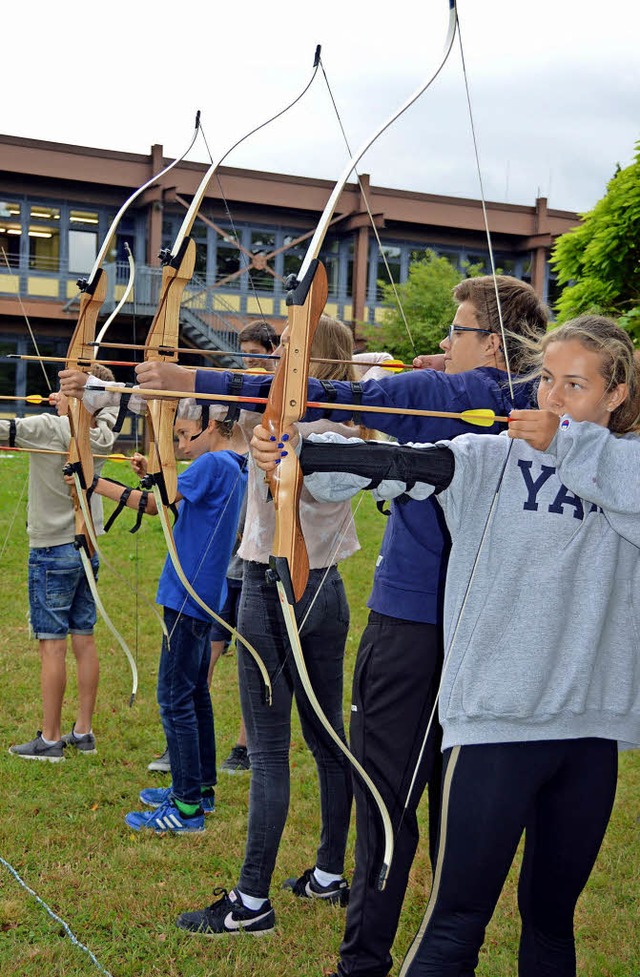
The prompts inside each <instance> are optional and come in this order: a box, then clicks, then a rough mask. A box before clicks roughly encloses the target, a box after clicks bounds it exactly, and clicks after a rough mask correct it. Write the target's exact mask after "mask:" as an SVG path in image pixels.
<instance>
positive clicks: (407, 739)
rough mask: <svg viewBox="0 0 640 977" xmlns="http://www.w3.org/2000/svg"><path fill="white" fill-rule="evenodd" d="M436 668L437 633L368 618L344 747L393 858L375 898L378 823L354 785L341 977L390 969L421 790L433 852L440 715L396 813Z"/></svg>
mask: <svg viewBox="0 0 640 977" xmlns="http://www.w3.org/2000/svg"><path fill="white" fill-rule="evenodd" d="M441 661H442V651H441V631H440V629H439V628H438V627H437V626H436V625H433V624H419V623H415V622H413V621H404V620H401V619H398V618H393V617H387V616H385V615H382V614H378V613H376V612H375V611H372V612H371V613H370V615H369V622H368V624H367V627H366V629H365V631H364V633H363V635H362V640H361V642H360V648H359V650H358V658H357V661H356V667H355V673H354V678H353V705H352V712H351V726H350V731H349V741H350V746H351V749H352V751H353V753H354V754H355V756H356V757H357V758H358V760H359V761H360V762H361V763H362V765H363V766H364V768H365V770H366V771H367V773H368V774H369V776H370V777H371V778H372V780H373V781H374V783H375V784H376V786H377V787H378V789H379V791H380V793H381V794H382V797H383V799H384V801H385V804H386V805H387V808H388V810H389V813H390V815H391V820H392V823H393V829H394V838H395V852H394V856H393V862H392V865H391V871H390V873H389V877H388V880H387V884H386V887H385V889H384V890H383V891H382V892H379V891H377V890H376V888H375V882H376V876H377V873H378V871H379V869H380V863H381V859H382V852H383V848H382V840H383V833H382V827H381V824H380V816H379V813H378V810H377V808H376V806H375V804H374V803H373V801H372V798H371V796H370V794H369V792H368V790H367V789H366V788H364V787H363V786H362V784H361V783H359V781H358V778H357V776H356V777H355V785H354V796H355V802H356V865H355V871H354V875H353V880H352V882H351V896H350V900H349V908H348V910H347V920H346V927H345V934H344V939H343V942H342V946H341V947H340V962H339V965H338V973H339V974H340V975H341V977H347V975H348V977H356V975H357V977H385V975H386V974H388V973H389V970H390V969H391V963H392V960H391V952H390V951H391V946H392V944H393V940H394V938H395V935H396V929H397V927H398V919H399V916H400V910H401V908H402V901H403V899H404V894H405V890H406V887H407V881H408V878H409V870H410V868H411V864H412V862H413V858H414V855H415V852H416V848H417V845H418V824H417V818H416V808H417V806H418V802H419V801H420V798H421V797H422V793H423V791H424V788H425V784H426V782H427V781H428V782H429V834H430V842H431V846H430V850H433V848H435V841H436V837H437V827H438V803H439V797H440V773H441V767H442V763H441V761H442V754H441V753H440V742H441V734H440V727H439V725H438V721H437V716H436V717H435V718H434V722H433V724H432V732H431V733H430V736H429V740H428V742H427V747H426V750H425V752H424V755H423V757H422V760H421V763H420V767H419V770H418V776H417V778H416V782H415V784H414V787H413V791H412V793H411V798H410V802H409V805H408V808H407V810H406V811H405V812H404V813H403V808H404V804H405V800H406V798H407V793H408V790H409V784H410V782H411V778H412V775H413V771H414V769H415V766H416V763H417V761H418V755H419V753H420V747H421V745H422V740H423V737H424V733H425V730H426V728H427V724H428V722H429V717H430V715H431V713H432V710H433V704H434V699H435V695H436V692H437V688H438V682H439V680H440V668H441Z"/></svg>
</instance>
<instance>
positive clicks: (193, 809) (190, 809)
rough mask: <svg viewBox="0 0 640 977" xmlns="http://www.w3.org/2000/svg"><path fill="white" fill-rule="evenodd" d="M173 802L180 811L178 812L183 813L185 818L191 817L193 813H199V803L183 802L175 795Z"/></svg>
mask: <svg viewBox="0 0 640 977" xmlns="http://www.w3.org/2000/svg"><path fill="white" fill-rule="evenodd" d="M173 803H174V804H175V806H176V807H177V808H178V810H179V811H180V814H183V815H184V816H185V818H192V817H193V816H194V815H195V814H199V813H200V811H201V807H200V805H199V804H185V803H184V801H179V800H178V798H177V797H174V799H173Z"/></svg>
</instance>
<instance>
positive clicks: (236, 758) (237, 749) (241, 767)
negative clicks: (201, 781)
mask: <svg viewBox="0 0 640 977" xmlns="http://www.w3.org/2000/svg"><path fill="white" fill-rule="evenodd" d="M220 769H221V770H223V771H224V772H225V773H231V774H235V773H246V772H247V771H248V770H251V761H250V760H249V754H248V752H247V748H246V746H237V745H236V746H234V748H233V749H232V751H231V753H230V754H229V756H228V757H227V759H226V760H225V761H224V763H223V764H222V766H221V767H220Z"/></svg>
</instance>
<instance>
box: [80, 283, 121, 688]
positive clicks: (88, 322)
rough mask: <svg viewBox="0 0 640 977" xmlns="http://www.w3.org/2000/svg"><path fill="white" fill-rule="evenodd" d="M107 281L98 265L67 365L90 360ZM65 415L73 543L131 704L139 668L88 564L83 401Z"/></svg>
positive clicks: (91, 541) (89, 475)
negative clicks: (121, 661) (122, 665)
mask: <svg viewBox="0 0 640 977" xmlns="http://www.w3.org/2000/svg"><path fill="white" fill-rule="evenodd" d="M106 284H107V282H106V275H105V273H104V271H103V270H102V269H100V270H99V274H98V275H96V276H95V282H94V287H93V288H92V289H91V290H88V289H87V290H86V291H85V292H83V294H82V296H81V299H80V313H79V316H78V323H77V325H76V328H75V330H74V333H73V335H72V337H71V342H70V344H69V349H68V351H67V357H66V364H67V368H68V369H79V368H80V366H81V365H84V364H85V363H86V361H90V360H91V358H92V347H91V346H90V343H91V342H92V340H93V336H94V335H95V327H96V321H97V318H98V313H99V311H100V309H101V307H102V304H103V302H104V299H105V295H106ZM67 416H68V420H69V429H70V435H71V437H70V441H69V464H68V470H69V471H70V472H71V473H72V474H73V478H74V484H73V486H72V490H71V497H72V501H73V508H74V518H75V545H76V549H77V550H78V551H79V553H80V558H81V560H82V566H83V569H84V572H85V576H86V578H87V582H88V584H89V588H90V590H91V593H92V595H93V598H94V600H95V603H96V607H97V608H98V610H99V612H100V614H101V616H102V618H103V620H104V622H105V624H106V625H107V627H108V629H109V630H110V631H111V633H112V634H113V636H114V637H115V639H116V640H117V642H118V644H119V645H120V647H121V648H122V650H123V651H124V653H125V655H126V658H127V661H128V662H129V667H130V669H131V694H130V697H129V705H130V706H132V705H133V703H134V701H135V697H136V693H137V690H138V669H137V666H136V662H135V659H134V657H133V655H132V653H131V650H130V648H129V646H128V645H127V643H126V641H125V640H124V638H123V637H122V635H121V634H120V632H119V631H118V630H117V628H116V627H115V625H114V624H113V621H112V620H111V618H110V617H109V615H108V614H107V611H106V609H105V607H104V604H103V602H102V600H101V598H100V595H99V593H98V588H97V584H96V581H95V577H94V575H93V569H92V567H91V557H92V556H93V554H94V553H97V554H98V555H99V556H100V555H101V554H100V550H99V548H98V539H97V534H96V531H95V526H94V523H93V516H92V514H91V507H90V504H89V497H88V489H89V487H90V486H91V484H92V482H93V474H94V463H93V454H92V452H91V440H90V428H91V415H90V414H89V411H88V410H87V409H86V408H85V406H84V405H83V403H82V401H80V400H78V399H77V398H75V397H72V398H70V399H69V404H68V415H67Z"/></svg>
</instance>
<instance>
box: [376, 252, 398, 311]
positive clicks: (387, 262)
mask: <svg viewBox="0 0 640 977" xmlns="http://www.w3.org/2000/svg"><path fill="white" fill-rule="evenodd" d="M401 274H402V248H401V247H399V246H398V245H392V244H383V245H382V247H380V248H378V265H377V273H376V302H381V301H382V298H383V295H384V286H385V285H390V284H391V283H392V282H393V283H394V284H396V285H398V284H399V283H400V280H401Z"/></svg>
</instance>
